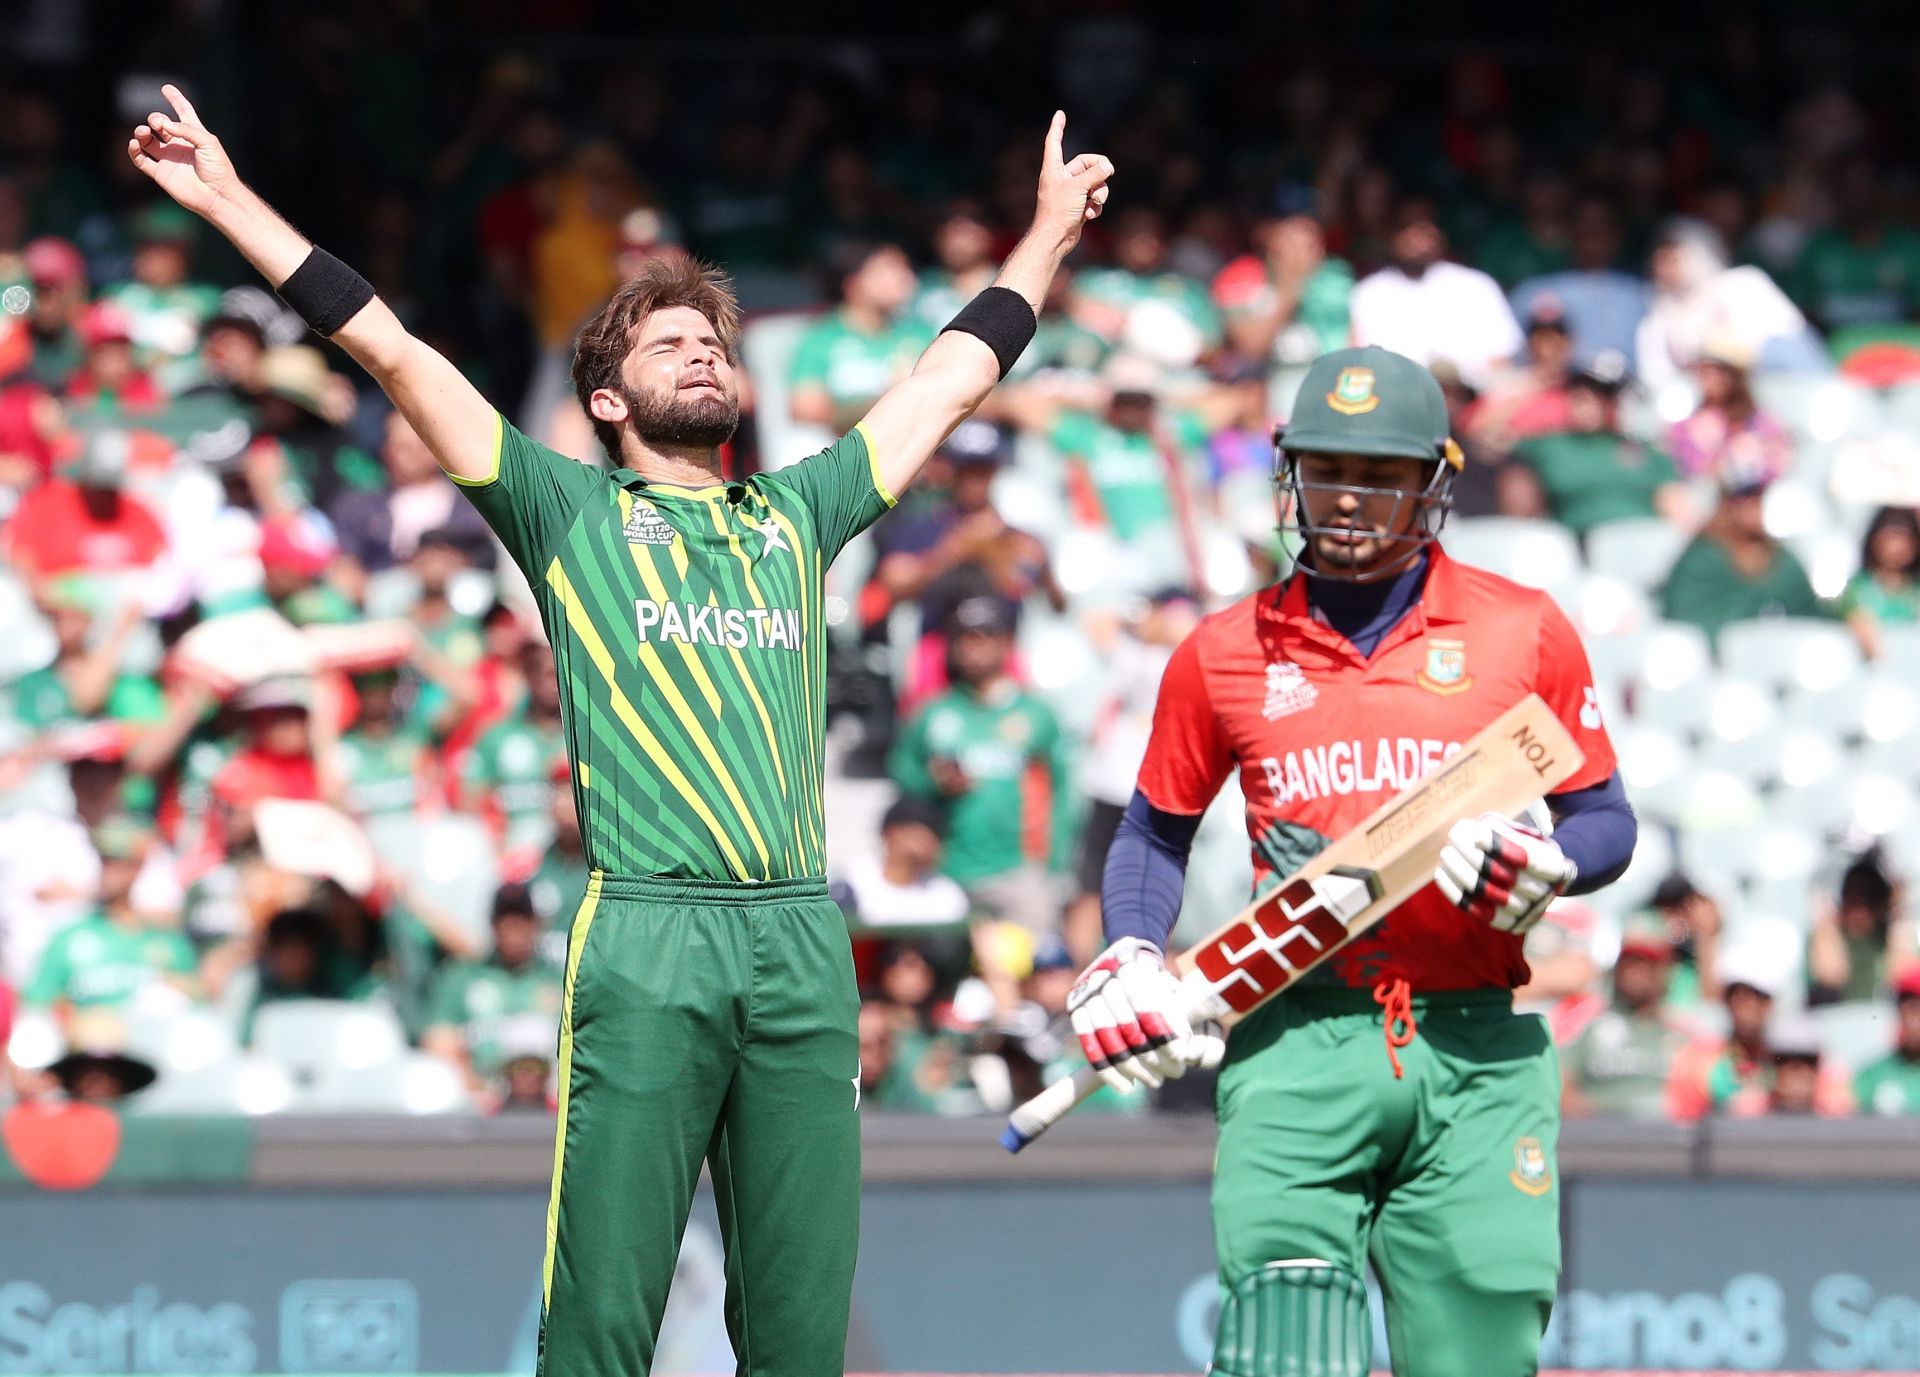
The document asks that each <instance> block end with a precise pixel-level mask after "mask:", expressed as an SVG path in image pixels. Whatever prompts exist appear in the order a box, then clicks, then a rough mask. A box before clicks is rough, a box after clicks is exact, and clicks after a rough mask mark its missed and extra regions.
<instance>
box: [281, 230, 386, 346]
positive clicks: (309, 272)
mask: <svg viewBox="0 0 1920 1377" xmlns="http://www.w3.org/2000/svg"><path fill="white" fill-rule="evenodd" d="M278 291H279V294H280V299H281V300H282V301H284V302H286V303H287V305H288V306H290V307H292V308H293V312H294V314H295V315H297V316H299V317H300V319H302V320H304V321H306V323H307V324H308V325H309V326H311V327H312V328H313V331H314V333H315V334H319V335H328V336H331V335H332V334H333V332H334V331H336V330H338V329H339V328H340V327H341V326H342V325H345V324H346V323H347V322H348V321H350V320H352V319H353V318H354V316H356V315H358V314H359V312H360V308H361V307H362V306H365V305H366V304H367V303H368V302H369V301H372V300H373V284H372V283H371V282H369V281H367V279H366V278H364V277H362V276H360V274H359V273H357V272H355V271H354V270H353V269H352V268H349V267H348V266H347V265H346V264H345V263H342V262H341V261H340V260H339V259H337V258H335V257H334V256H333V255H332V254H330V253H328V252H327V251H326V250H325V249H323V248H321V247H320V246H319V245H318V244H315V245H314V246H313V252H311V253H309V254H308V255H307V256H306V259H305V260H304V261H303V262H302V263H301V264H300V266H299V267H297V268H295V269H294V270H293V276H292V277H289V278H288V279H287V280H286V281H285V282H282V283H281V284H280V286H279V288H278Z"/></svg>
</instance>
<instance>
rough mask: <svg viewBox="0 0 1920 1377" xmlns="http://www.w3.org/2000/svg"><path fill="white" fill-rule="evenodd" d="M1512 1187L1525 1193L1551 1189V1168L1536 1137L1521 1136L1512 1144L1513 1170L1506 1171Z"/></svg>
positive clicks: (1538, 1192)
mask: <svg viewBox="0 0 1920 1377" xmlns="http://www.w3.org/2000/svg"><path fill="white" fill-rule="evenodd" d="M1507 1179H1508V1180H1509V1181H1511V1182H1513V1185H1514V1189H1515V1190H1518V1191H1520V1192H1522V1193H1524V1194H1526V1195H1545V1194H1546V1193H1547V1192H1548V1191H1550V1190H1552V1189H1553V1170H1552V1168H1550V1167H1549V1166H1548V1165H1547V1150H1546V1149H1545V1148H1544V1147H1542V1146H1541V1145H1540V1140H1539V1139H1538V1138H1532V1137H1528V1138H1522V1139H1520V1140H1519V1141H1518V1142H1516V1143H1515V1144H1514V1145H1513V1170H1512V1171H1510V1172H1508V1173H1507Z"/></svg>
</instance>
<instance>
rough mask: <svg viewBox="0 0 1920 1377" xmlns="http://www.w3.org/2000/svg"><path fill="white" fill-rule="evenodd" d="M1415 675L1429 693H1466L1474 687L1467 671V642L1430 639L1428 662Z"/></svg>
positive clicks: (1415, 678)
mask: <svg viewBox="0 0 1920 1377" xmlns="http://www.w3.org/2000/svg"><path fill="white" fill-rule="evenodd" d="M1413 677H1414V680H1415V681H1416V682H1417V683H1418V684H1419V685H1420V687H1421V688H1423V689H1425V690H1427V692H1429V693H1438V694H1441V695H1443V696H1444V695H1447V694H1454V693H1465V692H1466V691H1467V690H1468V689H1470V688H1472V687H1473V677H1472V676H1471V675H1469V674H1468V673H1467V643H1466V642H1465V641H1442V640H1437V639H1436V640H1429V641H1428V642H1427V663H1426V665H1425V666H1424V667H1423V668H1422V669H1421V670H1420V672H1419V673H1418V674H1416V675H1414V676H1413Z"/></svg>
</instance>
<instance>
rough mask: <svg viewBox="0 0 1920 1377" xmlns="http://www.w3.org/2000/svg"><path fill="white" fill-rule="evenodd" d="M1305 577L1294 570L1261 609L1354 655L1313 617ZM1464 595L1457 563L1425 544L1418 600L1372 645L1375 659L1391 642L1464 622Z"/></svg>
mask: <svg viewBox="0 0 1920 1377" xmlns="http://www.w3.org/2000/svg"><path fill="white" fill-rule="evenodd" d="M1308 578H1309V575H1307V574H1303V573H1301V572H1299V571H1298V570H1295V571H1294V573H1293V574H1292V575H1291V576H1290V577H1289V578H1288V579H1287V581H1286V582H1285V583H1283V584H1280V585H1279V588H1278V595H1277V596H1276V597H1273V598H1269V599H1263V600H1262V602H1261V607H1260V610H1261V612H1262V613H1263V614H1265V615H1267V616H1272V617H1277V618H1279V620H1280V621H1281V622H1282V623H1284V624H1285V626H1286V627H1287V629H1288V630H1289V631H1290V632H1293V633H1295V634H1297V635H1302V636H1307V637H1310V638H1312V639H1313V640H1316V641H1321V642H1324V643H1325V644H1326V645H1328V646H1329V647H1331V648H1334V649H1337V650H1340V651H1343V652H1344V653H1346V654H1348V655H1353V654H1356V653H1357V652H1355V651H1354V649H1353V647H1352V646H1351V645H1349V644H1348V643H1347V638H1346V637H1345V636H1342V635H1341V634H1340V633H1339V632H1338V631H1335V630H1334V629H1333V628H1332V627H1330V626H1328V625H1326V624H1325V623H1323V622H1321V621H1318V620H1317V619H1316V618H1315V617H1314V615H1313V608H1312V605H1311V604H1310V603H1309V602H1308V600H1307V580H1308ZM1467 597H1468V594H1467V589H1466V587H1465V581H1464V579H1463V578H1462V576H1461V573H1460V566H1459V565H1457V564H1455V563H1454V562H1453V561H1452V560H1451V559H1449V558H1447V552H1446V551H1445V550H1442V549H1441V548H1440V544H1439V542H1438V541H1435V542H1434V543H1433V544H1431V545H1429V546H1428V547H1427V582H1426V586H1425V587H1424V588H1422V589H1421V592H1420V599H1419V601H1418V602H1416V603H1415V604H1414V605H1413V610H1412V611H1411V612H1409V613H1408V614H1407V616H1406V619H1405V620H1404V621H1402V622H1401V623H1400V625H1398V626H1396V627H1395V628H1394V629H1393V630H1392V631H1391V632H1389V633H1388V635H1387V639H1386V640H1384V641H1382V642H1381V643H1380V645H1379V646H1378V647H1376V648H1375V650H1374V652H1373V654H1374V658H1378V657H1379V655H1380V654H1381V652H1382V651H1384V650H1387V649H1388V648H1389V647H1391V646H1393V645H1394V644H1396V643H1398V642H1400V641H1402V640H1406V639H1408V638H1410V637H1412V636H1417V635H1419V634H1421V633H1422V632H1423V631H1425V629H1426V628H1427V627H1429V626H1433V625H1445V624H1448V623H1453V622H1463V621H1465V620H1466V619H1467V610H1468V609H1467Z"/></svg>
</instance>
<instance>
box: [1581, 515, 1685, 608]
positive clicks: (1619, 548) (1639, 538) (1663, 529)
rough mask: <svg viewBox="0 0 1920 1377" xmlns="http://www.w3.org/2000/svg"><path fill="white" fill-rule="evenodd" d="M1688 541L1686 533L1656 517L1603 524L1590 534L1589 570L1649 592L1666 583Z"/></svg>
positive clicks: (1588, 549) (1588, 539) (1588, 547)
mask: <svg viewBox="0 0 1920 1377" xmlns="http://www.w3.org/2000/svg"><path fill="white" fill-rule="evenodd" d="M1686 542H1687V536H1686V532H1685V531H1683V530H1682V529H1681V528H1680V527H1678V526H1676V525H1675V524H1674V523H1673V522H1671V521H1666V520H1663V519H1662V518H1660V517H1657V516H1649V517H1644V518H1638V519H1633V520H1627V521H1608V522H1604V523H1602V524H1601V525H1599V526H1596V527H1594V528H1593V529H1592V530H1591V531H1589V532H1587V567H1588V568H1589V569H1591V570H1592V571H1593V572H1594V573H1596V574H1605V575H1607V576H1608V577H1610V578H1616V579H1619V580H1621V581H1622V582H1624V583H1630V584H1632V585H1633V586H1634V587H1636V588H1639V589H1641V590H1642V591H1643V592H1650V591H1652V590H1653V589H1655V588H1658V587H1659V586H1660V585H1661V584H1662V583H1663V582H1665V580H1666V577H1667V570H1669V569H1671V568H1672V567H1673V561H1674V560H1675V559H1676V558H1677V557H1678V556H1679V554H1680V550H1681V547H1682V546H1684V545H1685V544H1686Z"/></svg>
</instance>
